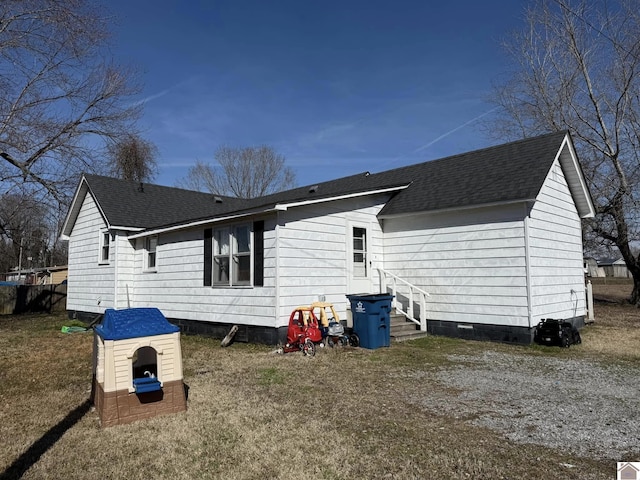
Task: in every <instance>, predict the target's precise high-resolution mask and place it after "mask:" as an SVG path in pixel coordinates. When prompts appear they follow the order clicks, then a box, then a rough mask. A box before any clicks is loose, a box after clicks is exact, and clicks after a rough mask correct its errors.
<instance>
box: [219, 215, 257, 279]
mask: <svg viewBox="0 0 640 480" xmlns="http://www.w3.org/2000/svg"><path fill="white" fill-rule="evenodd" d="M213 239H214V245H213V284H214V285H229V286H234V285H250V284H251V228H250V226H249V225H236V226H234V227H224V228H216V229H214V230H213Z"/></svg>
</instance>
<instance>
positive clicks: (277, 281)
mask: <svg viewBox="0 0 640 480" xmlns="http://www.w3.org/2000/svg"><path fill="white" fill-rule="evenodd" d="M280 215H282V212H281V211H277V212H276V239H275V240H276V258H275V264H276V268H275V279H274V284H275V296H276V299H275V300H276V301H275V311H276V315H275V322H274V326H275V328H276V335H278V329H279V328H280V326H279V325H278V322H279V320H280Z"/></svg>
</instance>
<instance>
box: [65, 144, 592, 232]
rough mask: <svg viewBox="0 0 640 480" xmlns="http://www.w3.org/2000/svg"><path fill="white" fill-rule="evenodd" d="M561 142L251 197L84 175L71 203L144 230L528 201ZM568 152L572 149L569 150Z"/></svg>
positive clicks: (505, 148)
mask: <svg viewBox="0 0 640 480" xmlns="http://www.w3.org/2000/svg"><path fill="white" fill-rule="evenodd" d="M565 138H568V134H567V133H566V132H557V133H552V134H548V135H543V136H540V137H535V138H530V139H525V140H520V141H516V142H512V143H507V144H504V145H498V146H495V147H490V148H485V149H482V150H476V151H473V152H468V153H463V154H460V155H455V156H451V157H447V158H443V159H440V160H433V161H429V162H424V163H420V164H417V165H411V166H407V167H401V168H396V169H393V170H388V171H384V172H380V173H372V174H370V173H369V172H363V173H360V174H357V175H351V176H349V177H344V178H339V179H337V180H331V181H328V182H322V183H319V184H317V185H313V186H312V185H309V186H305V187H300V188H295V189H292V190H287V191H285V192H280V193H275V194H272V195H268V196H264V197H260V198H255V199H250V200H247V199H238V198H232V197H219V196H214V195H211V194H208V193H201V192H194V191H189V190H183V189H178V188H172V187H163V186H158V185H152V184H143V185H141V184H139V183H136V182H130V181H123V180H118V179H113V178H108V177H101V176H96V175H85V176H84V178H83V180H82V181H81V184H80V187H79V189H78V192H77V193H76V199H75V200H74V204H76V203H82V199H81V198H80V197H83V196H84V194H86V192H89V191H90V192H91V194H92V195H93V197H94V198H95V199H96V201H97V203H98V205H99V206H100V208H101V209H102V212H103V214H104V215H105V217H106V219H107V221H108V223H109V225H111V226H119V227H129V228H132V229H139V230H149V229H158V228H161V227H168V226H173V225H181V224H188V223H192V222H194V221H206V220H208V219H216V218H220V217H221V216H228V215H231V214H240V213H243V212H244V213H251V212H256V213H258V212H261V211H267V210H270V209H273V208H276V207H277V206H283V205H284V206H286V205H287V204H295V203H300V202H301V203H305V202H309V201H322V200H331V199H333V198H337V197H342V196H348V195H358V194H368V193H373V192H379V191H390V192H395V193H394V194H393V196H392V198H391V200H390V201H389V202H387V204H386V205H385V207H384V208H383V209H382V211H381V212H380V214H379V215H380V216H381V217H387V216H395V215H406V214H411V213H417V212H428V211H437V210H448V209H460V208H469V207H477V206H482V205H495V204H501V203H511V202H520V201H532V200H534V199H535V198H536V196H537V195H538V193H539V192H540V189H541V188H542V184H543V183H544V180H545V178H546V176H547V174H548V173H549V170H550V168H551V165H552V164H553V161H554V160H555V158H556V157H557V156H558V155H560V152H561V148H563V145H564V148H563V150H566V149H567V148H569V147H567V146H566V144H565V143H564V141H565ZM570 150H571V152H572V151H573V150H572V147H571V149H570ZM564 155H565V157H564V158H565V159H566V157H567V155H568V156H570V157H572V158H574V157H573V154H570V155H569V154H567V153H565V154H564ZM574 163H575V166H574V167H573V170H577V171H576V172H574V177H576V176H577V180H575V179H574V180H573V186H572V185H570V187H572V188H575V185H576V184H579V185H580V186H581V188H582V190H584V192H583V194H582V195H583V197H585V198H583V199H582V203H581V204H582V205H586V207H584V208H583V209H586V210H588V212H587V214H588V213H589V212H591V210H592V202H591V199H590V197H589V195H588V191H586V187H585V186H584V179H583V178H582V172H581V171H580V169H579V165H577V160H574ZM576 182H577V183H576ZM570 183H571V182H570ZM78 200H80V201H79V202H78ZM74 208H75V209H76V210H75V212H76V213H75V214H76V215H77V209H79V205H76V206H75V207H74V206H72V209H71V211H70V214H69V215H68V217H67V221H66V222H65V229H64V230H63V234H65V235H69V234H70V228H72V224H73V222H74V221H75V219H71V217H73V216H74V213H73V212H74ZM583 213H584V212H583ZM70 220H71V221H70Z"/></svg>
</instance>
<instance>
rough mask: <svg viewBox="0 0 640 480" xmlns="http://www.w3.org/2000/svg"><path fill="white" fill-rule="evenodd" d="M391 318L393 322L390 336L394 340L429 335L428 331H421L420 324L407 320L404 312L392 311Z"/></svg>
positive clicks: (398, 340)
mask: <svg viewBox="0 0 640 480" xmlns="http://www.w3.org/2000/svg"><path fill="white" fill-rule="evenodd" d="M389 320H390V323H391V332H390V336H391V341H392V342H402V341H405V340H413V339H416V338H421V337H425V336H426V335H427V332H422V331H420V328H419V327H418V325H416V324H415V323H413V322H411V321H409V320H407V319H406V318H405V316H404V315H402V314H399V313H393V312H392V313H391V315H390V318H389Z"/></svg>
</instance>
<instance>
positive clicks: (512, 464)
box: [0, 288, 640, 479]
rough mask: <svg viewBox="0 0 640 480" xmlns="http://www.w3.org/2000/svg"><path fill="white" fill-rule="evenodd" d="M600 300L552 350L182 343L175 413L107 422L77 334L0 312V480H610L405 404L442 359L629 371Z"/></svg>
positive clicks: (599, 463)
mask: <svg viewBox="0 0 640 480" xmlns="http://www.w3.org/2000/svg"><path fill="white" fill-rule="evenodd" d="M597 291H598V290H597V288H596V292H597ZM614 297H615V295H613V296H611V295H610V296H609V298H608V300H609V301H608V302H606V303H598V305H597V308H596V323H595V324H594V325H592V326H589V327H587V328H585V329H584V330H583V332H582V336H583V343H582V345H580V346H576V347H572V348H570V349H562V350H561V349H559V348H546V347H517V346H512V345H502V344H494V343H484V342H468V341H460V340H453V339H447V338H442V337H427V338H423V339H420V340H416V341H413V342H406V343H400V344H393V345H392V347H391V348H385V349H378V350H373V351H368V350H364V349H353V348H334V349H325V350H320V349H319V350H318V353H317V355H316V356H315V357H314V358H306V357H303V356H301V354H299V353H291V354H286V355H275V354H273V353H272V352H273V348H271V347H266V346H255V345H246V344H233V345H232V346H230V347H227V348H221V347H220V341H219V340H215V339H209V338H204V337H197V336H183V337H182V348H183V358H184V377H185V383H186V384H187V385H188V386H189V398H188V404H187V405H188V410H187V412H185V413H180V414H176V415H170V416H164V417H156V418H153V419H149V420H144V421H141V422H137V423H133V424H130V425H122V426H116V427H111V428H107V429H103V428H101V427H100V425H99V421H98V416H97V414H96V412H94V411H93V410H92V409H91V406H90V405H89V404H88V402H87V399H88V397H89V393H90V386H91V349H92V334H91V333H74V334H63V333H61V332H60V328H61V327H62V326H63V325H69V322H68V320H66V318H64V317H61V316H19V317H16V316H9V317H0V407H1V408H0V439H1V441H2V447H3V448H2V449H0V479H12V478H27V479H35V478H56V479H58V478H59V479H74V478H78V479H84V478H127V479H137V478H140V479H147V478H163V479H194V478H220V479H269V478H273V479H276V478H278V479H289V478H291V479H293V478H314V479H316V478H317V479H369V478H398V479H405V478H407V479H408V478H434V479H436V478H472V479H479V478H487V479H500V478H503V479H507V478H509V479H514V478H575V479H578V478H580V479H582V478H607V479H609V478H614V477H615V463H612V461H611V460H609V461H604V460H596V459H591V458H576V457H575V456H572V455H570V454H567V453H566V452H563V451H559V450H557V449H556V450H551V449H548V448H545V447H542V446H538V445H529V444H526V445H523V444H516V443H512V442H510V441H508V440H507V439H505V437H504V436H503V435H500V434H498V433H496V432H494V431H492V430H488V429H484V428H480V427H477V426H473V425H471V424H470V423H469V422H467V421H465V419H464V418H460V419H457V418H454V417H451V416H447V415H445V414H440V415H439V414H435V413H431V412H427V411H424V410H422V409H420V408H419V407H417V406H416V404H415V402H410V401H409V398H410V397H415V395H429V394H430V392H434V391H438V393H439V394H442V393H443V389H444V388H445V387H443V386H442V385H441V384H439V383H438V382H436V381H435V380H432V379H431V378H430V377H431V376H432V373H433V372H435V371H437V370H438V369H440V368H443V367H446V366H447V365H448V362H449V360H448V355H450V354H468V353H477V352H479V351H487V350H493V351H498V352H517V353H518V354H522V355H541V354H542V355H554V356H559V357H566V358H587V359H593V361H605V362H615V363H619V364H620V365H628V364H632V365H635V366H637V365H638V364H640V357H639V354H638V345H640V313H639V312H638V310H636V309H634V308H631V307H629V306H625V305H622V304H619V303H617V302H616V299H615V298H614ZM407 372H409V373H411V375H406V374H405V373H407ZM417 378H419V379H420V380H419V381H417V380H416V379H417ZM444 393H446V392H444ZM449 393H451V394H454V393H455V392H449ZM626 460H629V461H633V460H640V458H635V459H626ZM562 465H570V466H575V467H572V468H563V467H562Z"/></svg>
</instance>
